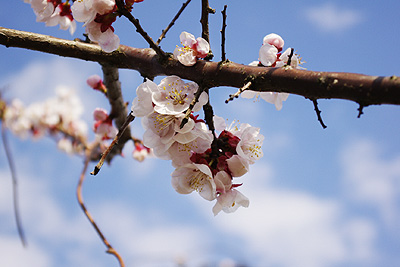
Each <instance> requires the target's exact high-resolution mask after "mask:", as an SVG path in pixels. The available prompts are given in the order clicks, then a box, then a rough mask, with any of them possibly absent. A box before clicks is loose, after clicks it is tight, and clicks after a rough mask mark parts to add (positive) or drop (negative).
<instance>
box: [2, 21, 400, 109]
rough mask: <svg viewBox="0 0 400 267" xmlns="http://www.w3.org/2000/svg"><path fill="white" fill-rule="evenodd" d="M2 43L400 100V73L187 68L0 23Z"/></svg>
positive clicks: (294, 90)
mask: <svg viewBox="0 0 400 267" xmlns="http://www.w3.org/2000/svg"><path fill="white" fill-rule="evenodd" d="M0 44H2V45H4V46H6V47H20V48H26V49H31V50H36V51H42V52H45V53H50V54H55V55H59V56H64V57H73V58H79V59H83V60H87V61H95V62H99V63H101V64H104V63H105V64H108V65H110V66H113V67H116V68H125V69H133V70H137V71H139V72H140V73H141V74H142V75H146V76H150V77H155V76H160V75H177V76H179V77H181V78H183V79H187V80H191V81H194V82H197V83H202V84H203V85H204V86H206V87H209V88H212V87H218V86H230V87H235V88H241V87H242V86H243V84H244V81H245V80H246V79H248V78H249V77H253V86H252V88H253V90H257V91H261V92H265V91H272V92H286V93H291V94H297V95H301V96H304V97H306V98H312V99H333V98H334V99H347V100H351V101H354V102H357V103H362V105H363V106H368V105H374V104H394V105H400V78H398V77H396V76H390V77H383V76H368V75H362V74H355V73H342V72H319V71H307V70H297V69H284V68H271V67H253V66H247V65H242V64H237V63H233V62H229V63H218V62H207V61H204V60H199V61H198V62H197V63H196V64H195V65H194V66H193V67H186V66H183V65H182V64H180V63H179V62H178V61H177V60H175V59H173V58H169V59H168V61H167V62H165V63H160V62H159V60H158V56H157V54H156V53H155V52H154V50H152V49H149V48H147V49H139V48H133V47H128V46H123V45H121V46H120V49H119V50H117V51H115V52H113V53H105V52H103V51H102V50H101V49H100V47H99V46H97V45H94V44H85V43H81V42H78V41H68V40H63V39H58V38H54V37H50V36H46V35H41V34H35V33H29V32H23V31H17V30H11V29H6V28H1V27H0Z"/></svg>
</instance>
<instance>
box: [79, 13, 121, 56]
mask: <svg viewBox="0 0 400 267" xmlns="http://www.w3.org/2000/svg"><path fill="white" fill-rule="evenodd" d="M86 33H87V34H88V36H89V39H90V40H92V41H94V42H98V43H99V45H100V47H101V49H103V51H104V52H107V53H111V52H113V51H115V50H117V49H118V47H119V43H120V39H119V37H118V35H116V34H115V33H114V31H113V30H112V29H111V28H108V29H107V30H106V31H104V32H103V31H102V30H101V23H97V22H95V21H91V22H89V23H88V24H87V25H86Z"/></svg>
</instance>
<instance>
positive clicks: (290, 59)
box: [286, 48, 294, 66]
mask: <svg viewBox="0 0 400 267" xmlns="http://www.w3.org/2000/svg"><path fill="white" fill-rule="evenodd" d="M293 53H294V48H291V49H290V54H289V56H288V60H287V63H286V65H287V66H290V64H291V63H292V57H293Z"/></svg>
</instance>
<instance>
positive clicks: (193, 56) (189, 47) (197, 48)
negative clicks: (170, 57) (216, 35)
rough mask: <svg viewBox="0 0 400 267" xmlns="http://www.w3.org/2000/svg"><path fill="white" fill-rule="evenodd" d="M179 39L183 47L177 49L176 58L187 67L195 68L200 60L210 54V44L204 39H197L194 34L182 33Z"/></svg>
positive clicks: (175, 51)
mask: <svg viewBox="0 0 400 267" xmlns="http://www.w3.org/2000/svg"><path fill="white" fill-rule="evenodd" d="M179 38H180V40H181V44H182V45H183V47H176V48H175V50H174V57H175V59H177V60H179V62H180V63H182V64H183V65H185V66H193V65H194V64H196V62H197V59H198V58H205V57H206V56H207V55H208V53H209V52H210V45H209V43H208V42H207V41H206V40H205V39H204V38H202V37H198V38H197V39H196V38H195V37H194V35H193V34H190V33H188V32H182V33H181V35H180V36H179Z"/></svg>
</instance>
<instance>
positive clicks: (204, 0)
mask: <svg viewBox="0 0 400 267" xmlns="http://www.w3.org/2000/svg"><path fill="white" fill-rule="evenodd" d="M210 13H212V14H214V13H215V10H214V9H212V8H210V6H209V4H208V0H201V19H200V23H201V29H202V30H201V37H203V38H204V39H205V40H206V41H207V42H208V43H210V30H209V26H208V15H209V14H210ZM213 57H214V55H213V53H212V52H211V49H210V52H208V56H206V57H205V58H204V59H205V60H210V59H212V58H213Z"/></svg>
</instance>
